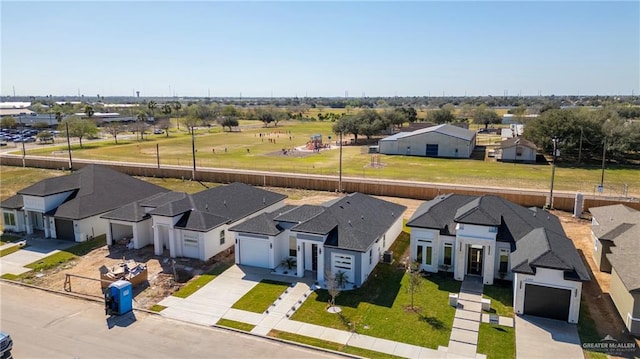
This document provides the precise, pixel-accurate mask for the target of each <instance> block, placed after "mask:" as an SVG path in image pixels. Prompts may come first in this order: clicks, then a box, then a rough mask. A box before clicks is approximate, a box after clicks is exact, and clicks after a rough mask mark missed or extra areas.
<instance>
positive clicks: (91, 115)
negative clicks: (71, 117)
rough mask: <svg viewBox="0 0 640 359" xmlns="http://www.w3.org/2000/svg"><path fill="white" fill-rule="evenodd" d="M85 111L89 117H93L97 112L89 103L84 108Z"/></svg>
mask: <svg viewBox="0 0 640 359" xmlns="http://www.w3.org/2000/svg"><path fill="white" fill-rule="evenodd" d="M84 113H85V115H87V117H89V118H91V117H93V114H94V113H96V112H95V111H94V110H93V106H91V105H87V106H86V107H85V108H84Z"/></svg>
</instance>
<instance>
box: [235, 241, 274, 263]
mask: <svg viewBox="0 0 640 359" xmlns="http://www.w3.org/2000/svg"><path fill="white" fill-rule="evenodd" d="M238 241H239V242H240V264H243V265H246V266H252V267H260V268H269V242H267V241H265V240H260V239H248V238H240V239H238Z"/></svg>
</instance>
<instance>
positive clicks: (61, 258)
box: [25, 235, 107, 272]
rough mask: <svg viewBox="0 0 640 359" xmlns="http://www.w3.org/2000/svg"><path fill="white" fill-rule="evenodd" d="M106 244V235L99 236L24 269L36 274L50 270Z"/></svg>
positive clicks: (28, 265)
mask: <svg viewBox="0 0 640 359" xmlns="http://www.w3.org/2000/svg"><path fill="white" fill-rule="evenodd" d="M106 244H107V237H106V235H101V236H98V237H96V238H94V239H91V240H88V241H86V242H82V243H79V244H76V245H75V246H73V247H69V248H67V249H65V250H63V251H60V252H57V253H54V254H52V255H50V256H46V257H44V258H42V259H40V260H38V261H36V262H33V263H29V264H27V265H26V266H25V267H27V268H30V269H32V270H33V271H36V272H39V271H43V270H47V269H51V268H54V267H57V266H59V265H61V264H64V263H66V262H68V261H70V260H72V259H75V258H78V257H81V256H83V255H85V254H87V253H89V252H91V251H92V250H94V249H96V248H100V247H102V246H104V245H106Z"/></svg>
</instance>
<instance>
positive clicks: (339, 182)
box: [338, 131, 342, 193]
mask: <svg viewBox="0 0 640 359" xmlns="http://www.w3.org/2000/svg"><path fill="white" fill-rule="evenodd" d="M339 173H340V177H339V180H338V192H340V193H342V131H340V172H339Z"/></svg>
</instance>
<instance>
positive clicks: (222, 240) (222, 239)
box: [220, 229, 225, 245]
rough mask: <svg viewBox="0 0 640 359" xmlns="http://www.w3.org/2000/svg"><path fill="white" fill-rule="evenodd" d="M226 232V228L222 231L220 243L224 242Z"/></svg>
mask: <svg viewBox="0 0 640 359" xmlns="http://www.w3.org/2000/svg"><path fill="white" fill-rule="evenodd" d="M224 233H225V230H224V229H223V230H221V231H220V245H223V244H224Z"/></svg>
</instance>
